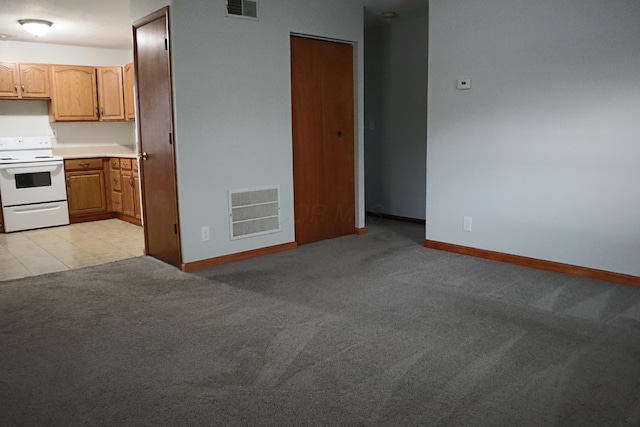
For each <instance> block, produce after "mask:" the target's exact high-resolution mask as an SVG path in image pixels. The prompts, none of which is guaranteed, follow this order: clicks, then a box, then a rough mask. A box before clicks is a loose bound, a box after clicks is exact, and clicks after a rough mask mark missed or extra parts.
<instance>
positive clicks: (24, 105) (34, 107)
mask: <svg viewBox="0 0 640 427" xmlns="http://www.w3.org/2000/svg"><path fill="white" fill-rule="evenodd" d="M54 134H55V136H54ZM40 135H49V136H51V137H53V145H54V147H56V146H58V147H74V146H87V145H91V146H105V145H120V146H133V145H135V122H109V123H106V122H54V123H51V122H50V121H49V109H48V102H47V101H35V100H27V101H17V100H0V136H3V137H4V136H40Z"/></svg>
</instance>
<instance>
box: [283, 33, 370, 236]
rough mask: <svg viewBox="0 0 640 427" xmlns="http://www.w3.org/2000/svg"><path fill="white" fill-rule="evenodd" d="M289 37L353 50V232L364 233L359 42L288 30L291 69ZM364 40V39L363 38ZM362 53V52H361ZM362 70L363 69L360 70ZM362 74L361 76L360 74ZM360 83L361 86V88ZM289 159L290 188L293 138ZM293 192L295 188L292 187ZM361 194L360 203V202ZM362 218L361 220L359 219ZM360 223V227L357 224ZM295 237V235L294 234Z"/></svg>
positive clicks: (362, 81)
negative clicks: (342, 46) (348, 47)
mask: <svg viewBox="0 0 640 427" xmlns="http://www.w3.org/2000/svg"><path fill="white" fill-rule="evenodd" d="M291 37H300V38H304V39H312V40H320V41H326V42H332V43H342V44H348V45H351V47H352V51H353V59H352V64H353V65H352V66H353V174H354V177H353V185H354V192H353V194H354V198H355V200H354V208H355V209H354V220H353V224H354V228H355V229H354V234H357V235H362V234H365V233H366V228H365V205H364V194H365V192H364V131H363V132H362V133H361V132H360V127H361V126H360V118H361V116H360V107H362V120H364V98H363V99H362V105H360V99H359V97H358V96H359V94H360V93H361V92H362V93H363V95H364V80H363V79H364V72H361V67H364V57H363V58H362V64H360V61H359V57H360V53H361V52H360V48H361V46H360V43H358V42H357V41H353V40H345V39H337V38H333V37H326V36H319V35H313V34H305V33H297V32H290V33H289V69H291ZM363 42H364V40H363ZM362 55H364V52H362ZM362 71H364V70H362ZM361 74H362V76H361ZM291 80H292V79H291V76H290V77H289V83H290V86H289V87H290V90H291V92H292V91H293V87H292V85H291V83H292V81H291ZM361 85H362V88H361ZM291 129H292V135H293V115H292V117H291ZM291 148H292V151H291V159H292V163H291V166H292V175H291V177H292V189H293V185H295V184H294V179H295V177H294V176H293V138H292V140H291ZM293 191H294V193H295V189H293ZM361 195H362V204H361V203H360V199H361ZM294 208H295V202H294V206H293V208H292V213H293V221H294V228H295V220H296V218H295V209H294ZM360 218H362V221H360ZM360 224H361V225H362V227H360V226H359V225H360ZM294 237H295V236H294Z"/></svg>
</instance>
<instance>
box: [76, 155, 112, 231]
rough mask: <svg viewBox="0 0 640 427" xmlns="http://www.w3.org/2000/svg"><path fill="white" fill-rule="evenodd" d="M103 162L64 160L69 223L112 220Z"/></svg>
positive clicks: (96, 160) (102, 160) (92, 159)
mask: <svg viewBox="0 0 640 427" xmlns="http://www.w3.org/2000/svg"><path fill="white" fill-rule="evenodd" d="M104 161H105V160H104V159H102V158H87V159H73V160H65V162H64V167H65V175H66V178H67V202H68V204H69V221H70V222H72V223H74V222H83V221H95V220H98V219H106V218H113V216H114V215H113V214H112V213H111V212H110V209H109V203H108V198H107V185H106V180H105V169H106V167H105V166H106V165H105V163H104Z"/></svg>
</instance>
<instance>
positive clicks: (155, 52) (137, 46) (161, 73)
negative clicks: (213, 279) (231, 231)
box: [133, 7, 182, 267]
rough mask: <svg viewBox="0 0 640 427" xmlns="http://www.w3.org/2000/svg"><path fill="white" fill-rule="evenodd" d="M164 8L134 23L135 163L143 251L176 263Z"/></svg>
mask: <svg viewBox="0 0 640 427" xmlns="http://www.w3.org/2000/svg"><path fill="white" fill-rule="evenodd" d="M168 12H169V8H168V7H167V8H164V9H161V10H159V11H158V12H155V13H153V14H151V15H149V16H147V17H145V18H143V19H141V20H140V21H137V22H135V23H134V31H133V35H134V58H135V61H134V64H135V77H136V86H137V88H138V91H137V96H138V112H139V117H138V120H137V122H138V132H139V138H140V150H141V152H142V153H147V158H146V159H143V160H142V162H141V164H140V174H141V178H140V179H141V184H142V203H143V218H144V237H145V244H146V249H147V254H149V255H151V256H153V257H155V258H158V259H160V260H162V261H165V262H167V263H169V264H172V265H175V266H177V267H179V266H180V263H181V261H182V260H181V253H180V236H179V229H178V224H179V222H178V195H177V185H176V166H175V152H174V146H173V98H172V94H171V72H170V57H169V50H168V43H167V40H168V38H169V30H168V20H169V17H168Z"/></svg>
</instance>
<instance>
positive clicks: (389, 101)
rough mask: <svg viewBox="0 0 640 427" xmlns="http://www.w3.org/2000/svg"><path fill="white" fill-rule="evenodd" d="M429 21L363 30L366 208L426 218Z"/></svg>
mask: <svg viewBox="0 0 640 427" xmlns="http://www.w3.org/2000/svg"><path fill="white" fill-rule="evenodd" d="M428 26H429V20H428V18H427V17H414V18H402V17H398V18H396V19H394V20H393V21H390V24H389V25H386V26H382V27H374V28H370V29H367V30H366V31H365V85H366V87H365V127H366V129H365V156H366V162H365V179H366V186H365V187H366V194H367V198H366V207H367V211H371V212H377V213H385V214H390V215H397V216H403V217H409V218H419V219H424V217H425V208H424V207H425V177H426V147H427V63H428V54H427V51H428V43H427V36H428ZM372 122H373V123H372ZM372 125H373V126H372Z"/></svg>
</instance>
